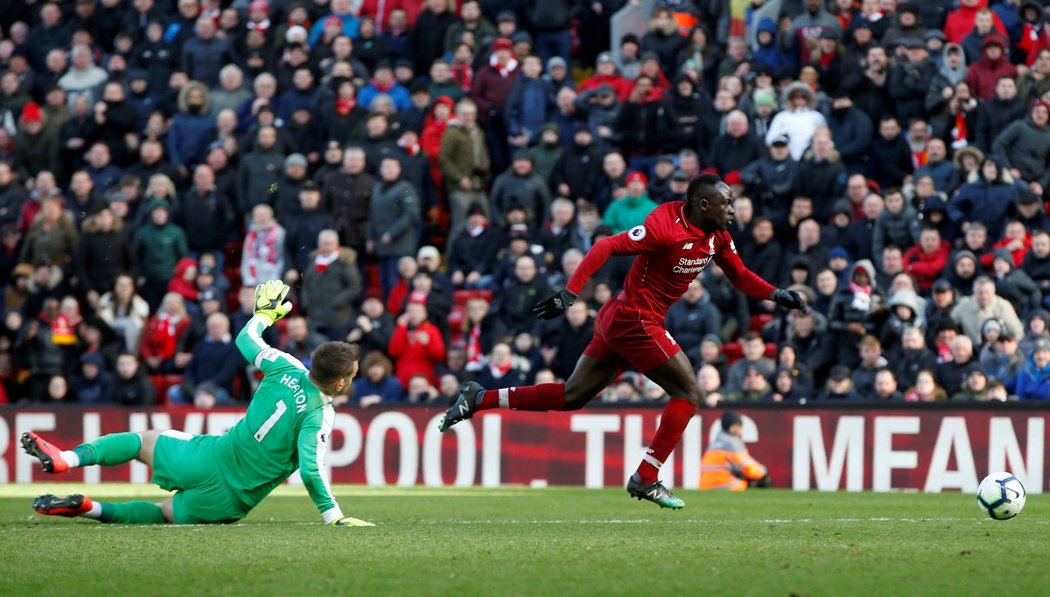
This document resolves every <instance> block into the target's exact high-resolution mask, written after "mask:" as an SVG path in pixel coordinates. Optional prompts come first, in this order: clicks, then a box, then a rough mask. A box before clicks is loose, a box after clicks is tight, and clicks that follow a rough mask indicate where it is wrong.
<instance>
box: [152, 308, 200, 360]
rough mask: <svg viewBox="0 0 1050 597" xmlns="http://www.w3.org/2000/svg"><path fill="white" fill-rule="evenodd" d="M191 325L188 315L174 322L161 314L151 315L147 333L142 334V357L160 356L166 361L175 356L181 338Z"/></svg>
mask: <svg viewBox="0 0 1050 597" xmlns="http://www.w3.org/2000/svg"><path fill="white" fill-rule="evenodd" d="M189 327H190V318H189V316H188V315H186V316H183V317H182V318H181V319H179V320H178V321H177V322H175V323H174V324H171V323H169V321H168V320H166V319H163V318H161V316H160V315H154V316H153V317H150V318H149V322H148V323H147V324H146V333H145V334H143V335H142V348H141V349H140V352H141V353H142V358H144V359H145V358H147V357H160V358H161V359H163V360H165V361H166V360H168V359H171V358H174V357H175V353H176V352H177V350H178V346H179V339H181V338H182V336H183V334H185V333H186V330H187V329H188V328H189Z"/></svg>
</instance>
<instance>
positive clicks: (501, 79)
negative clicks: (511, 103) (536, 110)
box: [470, 37, 518, 172]
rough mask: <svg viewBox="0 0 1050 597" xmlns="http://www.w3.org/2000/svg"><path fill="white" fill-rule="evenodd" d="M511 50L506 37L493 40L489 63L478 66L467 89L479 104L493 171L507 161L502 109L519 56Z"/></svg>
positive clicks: (509, 42)
mask: <svg viewBox="0 0 1050 597" xmlns="http://www.w3.org/2000/svg"><path fill="white" fill-rule="evenodd" d="M512 50H513V44H511V41H510V40H509V39H507V38H506V37H497V38H496V39H495V40H493V42H492V56H490V57H489V63H488V64H486V65H485V66H483V67H481V68H479V69H478V72H477V75H475V77H474V86H473V88H472V89H471V92H470V97H471V98H472V99H473V100H474V103H476V104H477V105H478V124H480V125H481V129H482V130H483V131H485V143H486V144H487V145H488V147H489V156H490V158H491V160H492V171H493V172H502V171H503V170H506V169H507V163H508V161H507V127H506V124H505V123H504V119H503V108H504V106H506V105H507V99H508V98H509V97H510V90H511V88H513V87H514V82H515V81H517V80H518V59H517V58H515V57H514V52H513V51H512Z"/></svg>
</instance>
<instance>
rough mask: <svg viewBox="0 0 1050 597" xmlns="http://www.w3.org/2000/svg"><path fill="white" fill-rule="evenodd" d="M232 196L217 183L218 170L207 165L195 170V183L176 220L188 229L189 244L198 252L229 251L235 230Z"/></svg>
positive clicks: (175, 215)
mask: <svg viewBox="0 0 1050 597" xmlns="http://www.w3.org/2000/svg"><path fill="white" fill-rule="evenodd" d="M229 201H230V198H229V197H227V196H225V195H223V194H221V193H220V192H219V189H218V187H217V186H216V184H215V171H214V170H213V169H212V168H211V166H209V165H207V164H200V165H198V166H197V167H196V168H194V169H193V184H192V185H191V186H190V188H189V189H188V190H187V191H186V193H185V194H184V195H183V196H182V200H181V201H179V203H178V208H177V209H176V210H175V213H174V214H173V215H172V221H173V222H175V224H176V225H178V226H179V227H181V228H182V229H183V230H184V231H185V232H186V244H187V246H188V247H189V250H190V251H192V252H194V253H201V252H203V251H212V252H217V253H220V252H222V251H225V250H226V241H227V240H229V238H230V234H231V233H232V231H233V219H234V214H233V209H232V207H231V206H230V203H229Z"/></svg>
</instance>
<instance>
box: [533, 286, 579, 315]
mask: <svg viewBox="0 0 1050 597" xmlns="http://www.w3.org/2000/svg"><path fill="white" fill-rule="evenodd" d="M575 302H576V295H575V294H573V293H571V292H569V291H568V289H566V288H562V289H561V290H559V291H558V292H555V293H554V294H552V295H550V296H548V297H547V298H545V299H543V300H542V301H540V302H538V303H536V306H535V307H533V308H532V312H533V313H535V314H536V317H539V318H540V319H554V318H555V317H557V316H559V315H561V314H562V313H564V312H565V311H567V310H568V308H569V307H571V306H572V304H573V303H575Z"/></svg>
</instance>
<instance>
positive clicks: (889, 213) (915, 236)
mask: <svg viewBox="0 0 1050 597" xmlns="http://www.w3.org/2000/svg"><path fill="white" fill-rule="evenodd" d="M919 236H920V232H919V220H918V214H917V213H916V211H915V208H913V207H912V206H910V205H905V203H904V194H903V193H901V192H900V190H898V189H890V190H888V191H886V198H885V210H883V211H882V213H880V214H879V216H878V217H877V218H876V219H875V225H874V228H873V230H872V236H871V243H872V246H871V251H872V253H873V254H874V255H875V258H876V262H875V263H876V265H877V266H878V267H880V268H881V267H884V266H885V264H884V263H883V262H882V253H883V250H884V249H885V248H886V247H887V246H890V245H893V246H896V247H911V246H913V245H914V244H915V243H916V242H917V241H918V240H919Z"/></svg>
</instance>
